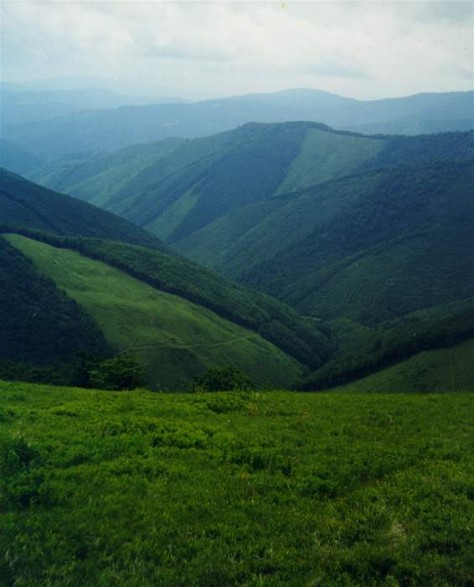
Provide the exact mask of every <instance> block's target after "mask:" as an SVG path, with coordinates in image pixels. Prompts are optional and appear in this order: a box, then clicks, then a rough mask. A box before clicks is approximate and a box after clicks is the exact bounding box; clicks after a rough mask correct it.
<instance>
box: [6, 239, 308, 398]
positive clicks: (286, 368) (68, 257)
mask: <svg viewBox="0 0 474 587" xmlns="http://www.w3.org/2000/svg"><path fill="white" fill-rule="evenodd" d="M6 238H8V241H9V242H10V243H12V244H14V245H15V247H17V248H18V249H19V250H20V251H21V252H22V253H23V254H25V255H27V256H28V257H30V258H31V259H32V260H33V261H34V263H35V265H36V266H37V267H38V269H39V270H40V271H41V272H42V273H44V274H46V275H47V276H48V277H49V278H50V279H52V280H53V281H54V282H55V283H56V285H57V286H58V287H60V288H61V289H62V290H63V291H65V292H66V293H67V295H68V296H69V297H70V298H72V299H73V300H75V301H76V302H77V303H78V304H80V306H81V307H82V308H83V309H85V310H86V311H87V313H88V314H89V315H90V316H91V317H92V318H93V319H94V322H95V323H96V324H97V325H98V326H99V328H100V330H101V332H103V334H104V336H105V338H106V339H107V342H108V343H109V344H110V345H111V347H112V348H113V349H114V350H115V352H127V353H131V354H133V355H134V356H136V357H137V358H138V359H139V360H140V363H141V364H142V365H143V366H144V367H145V369H146V371H147V373H148V378H149V384H150V385H152V386H153V387H155V388H156V387H158V388H168V389H173V390H176V389H186V388H189V387H190V385H191V383H192V381H193V379H194V377H196V376H198V375H201V374H202V373H204V372H205V371H206V370H207V369H209V368H210V367H212V366H214V365H226V364H232V365H233V366H235V367H238V368H240V369H242V370H245V372H247V373H248V374H249V376H250V377H251V378H252V379H253V380H254V381H255V382H256V383H257V384H258V385H263V386H274V385H277V384H280V385H286V386H288V385H290V384H291V383H293V382H294V381H295V380H296V379H297V377H298V376H299V375H300V374H301V366H300V364H299V363H298V362H297V361H296V360H294V359H291V358H290V357H289V356H288V355H286V354H285V353H283V352H282V351H281V350H280V349H278V348H277V347H275V346H274V345H272V344H271V343H269V342H268V341H266V340H265V339H264V338H262V337H261V336H259V335H258V334H256V333H254V332H252V331H249V330H247V329H245V328H243V327H241V326H238V325H236V324H233V323H232V322H229V321H228V320H225V319H223V318H221V317H219V316H218V315H216V314H214V313H213V312H211V311H210V310H208V309H206V308H204V307H202V306H198V305H196V304H193V303H191V302H189V301H187V300H185V299H183V298H181V297H178V296H176V295H173V294H169V293H165V292H162V291H158V290H157V289H154V288H153V287H151V286H149V285H147V284H146V283H143V282H141V281H138V280H137V279H135V278H133V277H130V276H129V275H127V274H126V273H123V272H122V271H119V270H118V269H115V268H113V267H110V266H109V265H106V264H104V263H102V262H100V261H96V260H93V259H89V258H87V257H84V256H81V255H80V254H79V253H77V252H76V251H71V250H68V249H64V248H55V247H52V246H50V245H47V244H45V243H40V242H38V241H34V240H31V239H27V238H25V237H23V236H20V235H9V236H7V237H6Z"/></svg>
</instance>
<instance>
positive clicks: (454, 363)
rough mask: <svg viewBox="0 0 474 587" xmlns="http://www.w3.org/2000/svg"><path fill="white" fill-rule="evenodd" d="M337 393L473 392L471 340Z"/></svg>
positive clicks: (473, 347) (473, 348)
mask: <svg viewBox="0 0 474 587" xmlns="http://www.w3.org/2000/svg"><path fill="white" fill-rule="evenodd" d="M338 390H339V391H357V392H392V393H396V392H399V391H415V392H437V391H440V392H451V391H460V390H464V391H474V340H469V341H467V342H464V343H462V344H459V345H456V346H454V347H452V348H443V349H437V350H431V351H424V352H422V353H419V354H417V355H415V356H413V357H410V358H409V359H407V360H406V361H402V362H400V363H398V364H397V365H394V366H393V367H389V368H388V369H382V370H380V371H378V372H377V373H374V374H373V375H369V376H368V377H364V378H362V379H359V380H358V381H354V382H352V383H350V384H348V385H345V386H342V387H340V388H339V389H338Z"/></svg>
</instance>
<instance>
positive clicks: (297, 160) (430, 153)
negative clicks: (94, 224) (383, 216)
mask: <svg viewBox="0 0 474 587" xmlns="http://www.w3.org/2000/svg"><path fill="white" fill-rule="evenodd" d="M473 137H474V133H472V132H471V133H446V134H441V135H432V136H431V135H426V136H423V135H422V136H418V137H365V136H360V135H352V134H348V133H341V132H336V131H332V130H331V129H329V128H328V127H325V126H323V125H319V124H316V123H305V122H295V123H286V124H263V125H262V124H248V125H245V126H243V127H241V128H239V129H236V130H235V131H231V132H228V133H222V134H219V135H213V136H211V137H205V138H202V139H195V140H192V141H185V142H181V143H179V142H178V143H172V144H171V145H170V144H169V142H166V143H157V145H156V146H155V147H153V146H151V145H150V146H147V147H144V146H137V147H136V148H135V150H133V149H130V150H126V151H123V152H118V153H117V154H114V155H109V156H104V157H103V158H101V159H100V158H99V159H98V160H97V161H73V162H69V163H64V164H62V165H60V166H58V165H54V164H53V165H52V166H50V167H49V168H43V169H42V170H40V171H39V172H38V173H36V174H35V179H36V180H37V181H40V182H43V183H45V184H47V185H48V186H49V187H52V188H53V189H60V190H63V191H65V192H66V193H70V194H72V195H74V196H77V197H79V198H83V199H86V200H88V201H90V202H91V203H93V204H97V205H100V206H102V207H104V208H106V209H108V210H111V211H113V212H115V213H117V214H120V215H122V216H124V217H125V218H128V219H129V220H132V221H133V222H135V223H137V224H139V225H140V226H143V227H146V228H148V229H149V230H150V231H152V232H154V233H155V234H157V235H158V236H160V237H161V238H164V239H166V240H167V241H168V242H170V243H174V244H176V245H178V246H180V241H181V240H183V239H184V238H185V237H187V236H189V235H191V234H193V233H194V232H195V231H197V230H199V229H202V228H204V227H206V226H208V225H210V224H211V223H213V222H214V221H216V220H218V219H222V218H225V217H226V216H228V215H229V214H232V213H234V212H244V214H243V217H242V218H241V222H242V226H240V221H238V222H237V223H235V222H234V221H233V220H232V221H231V224H232V226H233V227H235V228H236V229H237V232H235V231H231V233H232V234H231V235H229V238H230V240H234V239H235V238H238V236H239V234H240V230H241V228H242V229H243V230H244V231H247V230H249V229H250V228H253V226H254V225H255V224H258V222H259V217H258V215H256V216H254V215H253V211H252V209H251V208H249V213H248V214H247V211H246V208H247V207H249V206H252V205H253V204H255V203H258V202H261V201H268V205H269V206H270V207H272V206H273V201H272V198H273V197H274V196H278V195H280V194H284V193H289V192H293V191H297V190H301V189H302V188H306V187H309V186H312V185H316V184H320V183H324V182H328V181H330V180H332V179H338V178H340V177H345V176H348V175H354V174H357V173H361V172H362V171H366V170H369V169H378V168H380V167H386V166H394V165H398V164H400V163H410V164H412V163H420V162H429V161H433V160H439V159H442V160H446V159H448V160H457V159H464V158H466V157H468V156H470V154H472V152H473V144H474V138H473ZM144 149H147V155H146V156H144V155H143V152H144ZM117 162H122V164H123V165H122V167H120V171H117V170H118V169H119V168H118V165H117ZM117 173H120V177H119V178H118V177H117ZM264 215H265V213H264ZM219 248H220V249H221V248H222V246H219ZM199 260H202V259H199Z"/></svg>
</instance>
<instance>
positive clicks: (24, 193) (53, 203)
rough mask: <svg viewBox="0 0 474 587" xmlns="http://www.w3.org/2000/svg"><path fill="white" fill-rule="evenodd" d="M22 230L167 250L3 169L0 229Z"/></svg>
mask: <svg viewBox="0 0 474 587" xmlns="http://www.w3.org/2000/svg"><path fill="white" fill-rule="evenodd" d="M19 227H26V228H30V229H35V230H41V231H46V232H50V233H54V234H64V235H70V236H74V235H76V236H90V237H97V238H105V239H113V240H119V241H124V242H128V243H133V244H137V245H142V246H146V247H151V248H160V249H165V250H166V249H167V247H165V246H164V245H163V243H161V241H160V240H159V239H157V238H154V237H153V236H151V235H150V234H149V233H147V232H146V231H145V230H142V229H140V228H139V227H138V226H134V225H133V224H131V223H130V222H127V221H126V220H124V219H123V218H119V217H118V216H114V215H113V214H110V213H108V212H105V211H104V210H100V209H99V208H96V207H94V206H91V205H89V204H86V203H85V202H81V201H80V200H77V199H76V198H71V197H69V196H66V195H64V194H58V193H55V192H53V191H51V190H49V189H46V188H43V187H41V186H39V185H37V184H34V183H32V182H31V181H28V180H26V179H24V178H23V177H20V176H19V175H15V174H14V173H10V172H9V171H7V170H5V169H2V168H0V228H2V229H3V230H2V232H5V230H7V229H10V230H14V229H17V228H19Z"/></svg>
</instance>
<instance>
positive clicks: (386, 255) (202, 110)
mask: <svg viewBox="0 0 474 587" xmlns="http://www.w3.org/2000/svg"><path fill="white" fill-rule="evenodd" d="M472 100H473V95H472V93H453V94H443V95H420V96H415V97H412V98H407V99H394V100H387V101H378V102H372V103H370V107H369V106H365V104H366V103H363V102H358V101H354V100H348V99H345V98H341V97H338V96H333V95H330V94H325V93H322V92H314V91H305V90H300V91H291V92H280V93H278V94H271V95H261V96H257V95H254V96H245V97H241V98H229V99H226V100H220V101H208V102H203V103H188V104H166V105H153V106H145V107H142V106H133V107H123V108H120V109H118V110H114V109H103V110H101V111H91V110H89V111H83V112H82V113H78V112H71V113H69V114H65V115H64V116H62V117H59V118H58V117H54V116H52V117H50V118H48V119H47V120H46V119H43V120H37V121H36V122H32V123H31V124H27V125H23V126H22V127H21V125H20V126H18V125H10V126H7V127H3V130H5V128H7V132H6V133H3V134H4V136H6V137H7V138H2V139H1V140H0V154H1V157H2V161H3V162H5V165H6V166H7V167H9V169H10V170H11V171H16V172H21V173H22V174H25V175H27V176H28V178H29V179H26V178H24V177H20V176H18V175H15V174H14V173H11V171H6V170H3V171H2V172H1V173H0V232H1V234H2V235H3V237H0V238H1V255H2V272H3V275H2V282H3V289H2V292H1V293H2V307H3V318H2V319H3V323H4V324H5V325H6V326H5V333H6V335H5V337H4V341H3V345H2V346H1V347H0V372H1V374H3V376H9V377H15V376H16V375H15V374H18V373H23V374H24V373H27V375H28V374H29V375H28V376H29V377H30V378H32V379H35V378H36V379H38V378H39V379H41V377H43V380H50V379H51V378H53V379H54V380H56V381H63V382H64V380H65V377H66V380H67V374H68V373H69V374H71V373H77V369H78V367H77V362H78V361H79V366H81V365H82V367H83V363H81V361H83V359H78V357H84V356H85V355H87V352H88V349H89V351H90V352H91V353H92V354H93V355H94V356H95V357H96V360H107V357H111V356H121V355H125V356H127V355H128V354H130V355H131V356H133V357H134V358H135V359H136V360H137V361H138V363H139V364H140V365H141V367H142V368H144V370H145V372H146V376H147V381H148V384H149V385H151V386H152V387H155V388H169V389H187V388H189V386H190V385H191V384H192V381H193V379H194V378H195V377H196V376H199V375H201V374H203V372H205V370H206V369H207V368H209V367H212V366H215V365H224V364H229V365H233V366H237V367H238V368H241V369H242V370H244V371H246V372H247V373H248V374H249V375H250V376H251V378H252V379H253V380H254V381H255V382H256V383H257V384H258V385H259V386H270V387H273V386H275V385H280V386H281V385H282V386H294V385H296V386H298V387H300V388H302V389H322V388H325V387H328V386H334V385H337V384H341V383H344V382H347V381H351V380H353V379H356V378H360V377H363V376H365V375H368V374H371V373H375V372H377V371H378V372H380V373H382V371H381V370H383V369H385V368H387V367H389V366H390V365H393V364H395V363H398V364H400V365H401V364H402V363H403V362H404V361H406V360H407V359H408V358H409V357H412V356H414V355H417V356H418V354H419V353H420V352H421V353H423V352H426V351H428V352H430V353H438V352H439V353H443V352H444V351H443V350H439V351H438V350H436V349H443V348H444V347H453V346H454V345H458V344H459V343H463V344H464V346H462V345H461V347H459V349H460V350H459V352H458V351H455V352H454V351H453V353H451V355H449V356H450V357H454V356H456V357H465V356H466V353H467V351H466V349H468V348H470V347H469V344H468V343H465V342H464V341H468V340H470V339H472V338H473V336H474V316H473V313H472V303H473V300H474V280H473V278H472V275H474V250H473V247H472V226H473V220H474V201H473V198H472V194H473V193H474V176H473V162H474V131H472V130H462V129H469V128H472V116H471V118H470V115H469V114H468V112H469V111H470V110H471V113H472V108H471V109H470V108H469V106H471V107H472ZM316 106H317V107H316ZM316 110H317V113H318V114H317V115H314V117H313V114H314V113H315V112H316ZM117 112H120V113H121V115H123V116H122V117H121V118H120V121H119V119H118V118H117V116H116V115H117ZM212 113H214V114H212ZM229 113H231V114H230V115H229ZM258 113H261V116H262V117H263V119H264V120H267V121H266V122H259V123H257V122H248V120H249V117H251V116H253V114H258ZM311 113H313V114H311ZM129 115H130V116H129ZM280 115H281V116H282V117H283V116H284V117H285V118H284V119H285V120H286V121H285V122H274V121H273V120H278V117H279V116H280ZM170 116H176V117H177V118H176V119H170V118H169V117H170ZM319 116H321V118H319ZM259 117H260V114H258V116H257V115H255V119H258V118H259ZM265 117H266V118H265ZM300 117H301V118H306V119H309V121H306V122H303V121H301V120H298V118H300ZM292 118H294V119H295V120H294V121H291V119H292ZM311 119H313V120H311ZM318 119H319V120H324V122H325V123H326V122H331V123H332V124H333V126H338V125H344V126H345V127H346V130H336V129H335V128H332V127H331V126H328V125H327V124H322V123H321V122H314V120H318ZM170 120H175V122H173V124H169V122H170ZM288 120H290V121H288ZM166 121H167V122H166ZM238 121H243V122H246V123H245V124H243V125H242V126H239V127H237V128H233V127H234V126H235V125H236V124H237V123H238ZM414 122H416V124H415V125H412V126H410V125H411V124H412V123H414ZM71 124H72V126H70V125H71ZM68 125H69V126H68ZM226 125H229V127H231V128H232V130H225V131H224V132H218V133H217V134H211V135H208V136H198V135H201V134H204V133H205V132H209V129H211V130H216V129H217V130H221V129H222V128H227V126H226ZM367 125H368V126H367ZM371 125H372V126H373V125H378V127H377V129H375V131H374V129H373V127H372V126H371ZM348 128H352V129H365V130H368V131H369V132H372V131H374V132H377V133H378V134H374V135H367V134H361V133H360V132H354V131H353V130H347V129H348ZM391 128H394V129H404V130H403V132H407V133H411V132H413V133H416V132H418V131H419V130H420V129H426V130H428V131H430V132H433V131H436V130H443V131H447V130H453V129H455V132H439V133H436V134H417V135H415V136H393V135H390V134H381V133H382V132H384V130H383V129H385V130H390V129H391ZM132 130H133V132H132ZM174 130H178V132H177V133H176V135H181V136H174V137H173V136H169V135H170V134H171V133H172V131H174ZM10 131H11V133H10ZM17 131H18V133H19V134H15V133H17ZM23 132H24V133H25V134H22V133H23ZM397 132H398V131H397ZM86 135H87V136H86ZM162 136H163V137H166V138H162V139H161V140H154V141H153V142H141V143H140V142H139V144H131V143H133V142H134V141H149V140H151V139H157V138H158V139H159V138H160V137H162ZM193 136H197V138H192V137H193ZM21 137H23V138H21ZM23 139H24V140H23ZM123 145H125V146H123ZM120 146H123V148H119V149H116V150H113V149H114V148H115V147H120ZM98 150H99V151H100V152H98ZM31 180H33V181H34V182H36V183H33V181H31ZM38 184H41V185H38ZM42 186H44V187H42ZM51 190H55V191H51ZM57 192H63V193H57ZM65 193H67V194H69V196H66V195H64V194H65ZM70 196H73V197H70ZM81 200H83V201H81ZM204 267H206V268H204ZM218 274H220V276H219V275H218ZM249 287H250V288H252V289H248V288H249ZM277 299H278V301H277ZM32 300H33V301H32ZM34 300H36V301H34ZM32 317H34V318H35V321H36V326H37V327H35V328H32V322H31V320H32ZM71 332H75V333H76V332H77V336H74V337H69V338H68V333H71ZM45 337H47V339H48V341H49V342H48V343H44V344H43V342H42V341H43V339H45ZM466 344H467V346H466ZM41 349H42V350H41ZM430 356H433V357H434V356H435V355H434V354H433V355H430ZM437 356H438V355H437ZM444 356H446V357H447V356H448V355H443V357H444ZM420 357H421V355H420ZM443 360H444V359H443ZM446 360H448V359H446ZM449 360H452V359H449ZM430 361H431V359H429V360H428V359H427V360H425V359H424V358H419V359H417V358H414V359H413V362H411V363H410V365H412V366H411V367H408V366H407V370H406V371H403V369H402V368H401V370H400V369H399V370H398V371H397V373H405V372H407V373H411V374H412V375H413V373H414V372H415V371H416V369H417V368H414V367H413V365H419V366H420V367H419V368H420V369H425V367H423V365H425V366H426V365H431V364H432V362H430ZM74 365H75V367H74ZM407 365H408V364H407ZM82 367H81V368H82ZM426 368H427V369H428V367H426ZM459 368H461V367H460V366H459V365H458V366H457V367H456V369H458V370H459ZM397 369H398V368H397ZM429 369H431V367H430V368H429ZM79 370H80V369H79ZM384 377H385V375H380V377H379V378H378V379H377V378H375V379H374V381H383V380H384ZM410 377H411V375H410ZM48 378H49V379H48ZM431 380H432V377H431V376H427V377H424V378H423V381H424V382H425V383H421V379H417V378H416V377H412V381H413V382H412V385H413V386H414V387H413V388H414V389H418V388H419V389H421V388H422V387H423V386H425V385H426V382H427V381H431ZM456 380H457V381H458V380H463V381H464V379H462V378H461V379H459V378H457V379H456ZM69 382H70V381H69ZM368 385H370V383H368ZM377 385H379V384H378V383H377ZM449 385H450V384H449V382H448V383H447V382H444V383H440V389H441V388H443V389H444V388H446V386H448V387H449ZM417 386H418V387H417Z"/></svg>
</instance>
